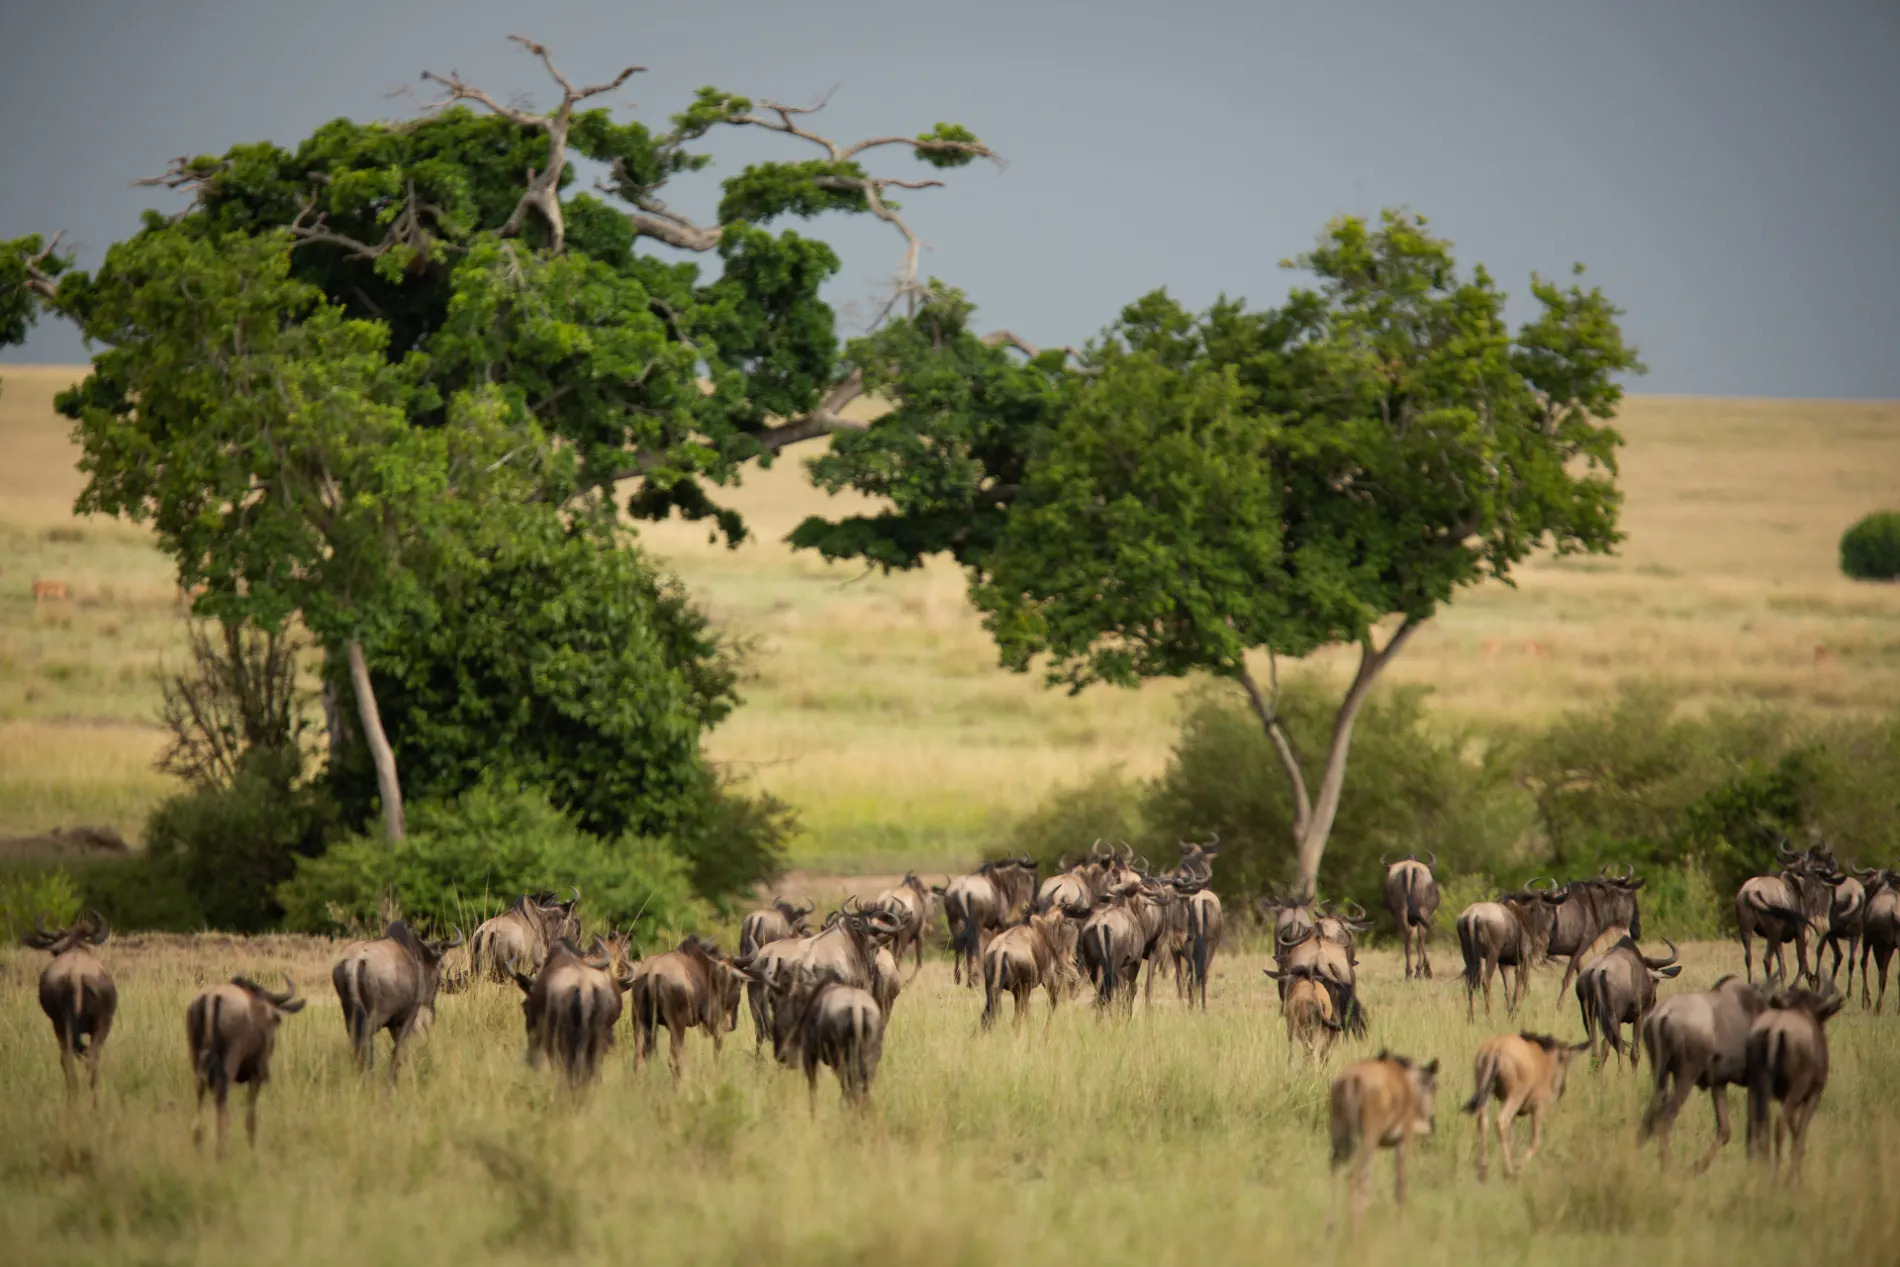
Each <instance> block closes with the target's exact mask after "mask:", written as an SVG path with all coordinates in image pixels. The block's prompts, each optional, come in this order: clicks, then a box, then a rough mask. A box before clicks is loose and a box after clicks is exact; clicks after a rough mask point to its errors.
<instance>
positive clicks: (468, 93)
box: [422, 35, 646, 255]
mask: <svg viewBox="0 0 1900 1267" xmlns="http://www.w3.org/2000/svg"><path fill="white" fill-rule="evenodd" d="M508 38H509V39H510V40H512V41H513V42H514V43H516V44H519V45H520V46H521V47H522V48H524V49H526V50H528V51H529V52H530V53H533V54H534V55H535V56H536V57H538V58H540V59H541V64H542V65H543V66H545V67H546V68H547V72H548V74H549V75H550V76H552V77H553V79H554V82H555V83H557V84H559V85H560V86H561V104H560V105H559V106H558V107H557V108H556V109H555V110H554V111H553V113H551V114H533V113H530V112H529V111H526V110H521V109H517V108H516V107H514V106H504V105H503V104H501V102H499V101H497V100H495V98H494V97H492V96H490V95H489V94H488V93H487V92H484V91H483V90H482V89H480V88H477V87H474V86H473V85H471V84H468V83H465V82H464V81H463V79H462V77H461V75H459V74H457V73H456V72H454V71H450V72H449V73H448V74H447V75H438V74H435V73H434V72H433V71H427V70H425V71H423V72H422V78H423V79H424V80H427V81H430V82H432V83H438V84H441V85H442V87H443V90H444V95H443V96H442V97H441V98H440V99H439V100H436V101H433V102H428V103H426V104H425V105H424V106H423V109H425V110H429V111H435V110H441V109H445V108H446V107H448V106H450V105H453V104H454V103H456V102H458V101H473V102H475V103H476V104H478V105H481V106H485V107H487V108H488V109H489V110H490V111H491V112H493V113H494V114H496V115H499V116H500V117H501V118H504V119H506V120H508V121H509V122H510V123H513V124H515V125H516V126H518V127H524V128H535V129H537V130H539V131H541V132H545V133H546V134H547V138H548V158H547V162H546V163H545V164H543V165H542V167H541V169H540V170H539V171H537V170H536V169H534V168H532V167H530V168H529V169H528V188H527V190H526V192H524V193H523V194H522V195H521V201H519V202H517V203H516V204H515V209H514V212H513V213H512V214H511V215H509V217H508V222H507V223H506V224H504V225H503V226H502V229H501V232H502V234H503V236H510V235H513V234H516V233H519V232H520V231H521V226H522V224H523V223H525V222H526V220H527V218H528V213H529V212H530V211H537V212H539V213H540V215H541V218H542V219H543V220H544V221H546V222H547V226H548V237H549V250H550V252H551V253H552V254H555V255H559V254H560V253H561V251H562V249H563V248H564V247H565V246H566V244H567V221H566V219H565V217H563V215H562V214H561V199H560V187H561V176H562V174H563V173H564V172H566V170H567V133H568V128H569V127H570V126H571V125H572V123H573V121H574V107H575V106H576V105H578V104H579V103H581V102H583V101H586V100H587V99H588V98H589V97H598V96H600V95H601V94H602V93H607V92H612V91H613V90H614V89H616V88H618V87H620V85H622V84H624V83H626V82H627V80H629V79H631V78H633V76H635V75H637V74H639V73H640V72H641V71H644V70H645V69H646V67H644V66H629V67H627V68H626V69H624V70H622V71H621V72H620V73H619V74H618V75H615V76H614V77H613V78H612V79H610V80H608V81H607V82H606V83H601V84H588V85H587V86H586V87H584V88H576V87H575V86H574V85H573V83H572V82H571V81H570V80H569V79H568V77H567V76H566V75H563V74H562V73H561V71H560V68H559V67H557V66H556V65H555V64H554V58H553V57H552V56H551V55H550V54H549V53H548V50H547V46H546V45H545V44H538V43H536V42H535V41H533V40H531V39H528V38H527V37H526V36H521V35H510V36H509V37H508Z"/></svg>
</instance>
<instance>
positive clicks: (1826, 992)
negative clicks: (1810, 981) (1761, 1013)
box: [1768, 983, 1847, 1024]
mask: <svg viewBox="0 0 1900 1267" xmlns="http://www.w3.org/2000/svg"><path fill="white" fill-rule="evenodd" d="M1824 984H1826V983H1824ZM1846 1002H1847V996H1846V995H1844V994H1841V993H1839V992H1837V991H1835V990H1834V989H1832V988H1831V987H1829V988H1826V989H1822V990H1810V989H1808V988H1807V987H1806V986H1792V987H1790V988H1788V989H1786V990H1779V991H1777V992H1776V993H1775V994H1773V995H1771V996H1770V997H1769V999H1768V1006H1769V1007H1771V1008H1774V1009H1776V1010H1778V1011H1783V1012H1806V1013H1807V1014H1808V1015H1809V1016H1811V1017H1813V1018H1814V1020H1815V1023H1816V1024H1825V1023H1826V1022H1827V1020H1828V1019H1829V1018H1830V1017H1832V1016H1833V1015H1834V1014H1835V1013H1836V1012H1838V1011H1840V1010H1841V1007H1842V1005H1843V1004H1845V1003H1846Z"/></svg>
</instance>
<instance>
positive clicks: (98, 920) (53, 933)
mask: <svg viewBox="0 0 1900 1267" xmlns="http://www.w3.org/2000/svg"><path fill="white" fill-rule="evenodd" d="M111 935H112V928H111V926H110V925H108V924H107V923H106V917H105V916H103V915H101V914H100V913H99V912H98V911H88V912H87V913H86V918H85V919H83V920H79V921H78V922H76V923H74V924H72V925H70V926H69V927H66V928H61V929H58V930H54V929H49V928H47V927H46V921H45V920H44V919H43V918H42V917H40V916H38V915H35V916H34V917H33V931H32V932H30V933H27V934H26V935H25V936H23V937H21V938H20V943H21V944H22V945H24V946H28V947H31V948H32V949H34V950H48V951H51V952H52V953H53V954H54V955H63V954H65V953H66V952H67V951H69V950H74V949H77V948H79V947H82V946H88V945H91V946H102V945H104V944H105V940H106V938H107V937H110V936H111Z"/></svg>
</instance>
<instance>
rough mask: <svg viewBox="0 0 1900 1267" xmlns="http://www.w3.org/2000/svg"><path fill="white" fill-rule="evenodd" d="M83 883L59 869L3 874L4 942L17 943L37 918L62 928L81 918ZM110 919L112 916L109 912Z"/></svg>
mask: <svg viewBox="0 0 1900 1267" xmlns="http://www.w3.org/2000/svg"><path fill="white" fill-rule="evenodd" d="M80 910H81V906H80V894H79V886H78V885H76V884H74V883H73V878H72V877H71V876H70V875H68V874H66V872H64V871H59V870H44V871H42V870H37V869H36V870H32V871H24V870H22V871H15V872H13V873H11V874H9V875H0V943H4V944H6V945H13V944H16V943H17V942H18V941H19V940H20V938H21V936H22V935H23V934H25V933H27V932H29V931H30V930H31V929H32V927H33V921H34V919H35V918H39V919H42V920H44V921H45V922H46V926H47V927H48V928H62V927H64V926H66V925H68V924H71V923H72V922H73V921H74V920H75V919H77V918H79V912H80ZM107 918H108V919H110V918H111V917H110V916H108V917H107Z"/></svg>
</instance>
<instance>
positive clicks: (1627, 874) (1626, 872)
mask: <svg viewBox="0 0 1900 1267" xmlns="http://www.w3.org/2000/svg"><path fill="white" fill-rule="evenodd" d="M1635 878H1636V864H1635V863H1633V862H1629V861H1627V860H1625V862H1624V863H1623V879H1624V880H1634V879H1635Z"/></svg>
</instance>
